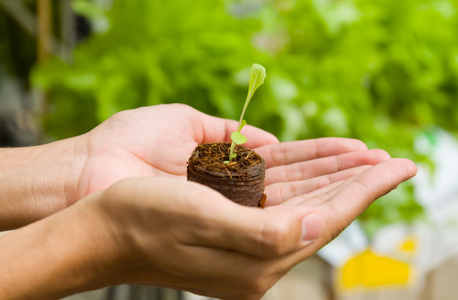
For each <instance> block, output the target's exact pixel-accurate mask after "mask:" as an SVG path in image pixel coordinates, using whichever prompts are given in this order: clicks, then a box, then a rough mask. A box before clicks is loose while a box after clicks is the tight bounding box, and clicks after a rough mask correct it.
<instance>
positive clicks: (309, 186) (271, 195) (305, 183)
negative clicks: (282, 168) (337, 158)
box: [265, 165, 371, 207]
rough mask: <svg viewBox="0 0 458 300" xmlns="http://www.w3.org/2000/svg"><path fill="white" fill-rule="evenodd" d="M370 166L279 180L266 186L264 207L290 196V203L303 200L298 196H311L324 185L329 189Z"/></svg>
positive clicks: (320, 190)
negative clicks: (294, 179) (292, 179)
mask: <svg viewBox="0 0 458 300" xmlns="http://www.w3.org/2000/svg"><path fill="white" fill-rule="evenodd" d="M370 167H371V166H367V165H365V166H359V167H355V168H351V169H347V170H343V171H340V172H336V173H332V174H327V175H322V176H318V177H314V178H310V179H307V180H300V181H290V182H279V183H274V184H271V185H268V186H266V189H265V193H266V195H267V202H266V207H267V206H271V205H278V204H281V203H284V202H289V200H291V199H292V198H295V199H296V200H295V201H293V202H292V203H290V204H292V205H294V204H295V203H298V202H301V201H303V199H301V198H299V197H298V196H301V195H304V196H307V197H312V196H313V195H312V194H311V193H312V192H314V191H317V190H318V191H319V192H318V193H323V192H324V190H322V188H324V187H330V189H332V188H334V187H335V186H334V185H333V183H336V182H341V181H343V180H345V179H347V178H349V177H352V176H355V175H357V174H360V173H361V172H363V171H365V170H367V169H368V168H370Z"/></svg>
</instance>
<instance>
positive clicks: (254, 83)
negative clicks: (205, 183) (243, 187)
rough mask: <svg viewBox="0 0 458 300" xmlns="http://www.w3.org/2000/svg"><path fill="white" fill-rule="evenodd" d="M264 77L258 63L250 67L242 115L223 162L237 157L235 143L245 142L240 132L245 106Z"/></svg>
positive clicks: (264, 71)
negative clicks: (226, 158) (227, 157)
mask: <svg viewBox="0 0 458 300" xmlns="http://www.w3.org/2000/svg"><path fill="white" fill-rule="evenodd" d="M265 78H266V68H264V67H263V66H261V65H260V64H253V66H251V69H250V80H249V82H248V95H247V97H246V100H245V105H244V106H243V110H242V115H241V116H240V120H239V126H238V129H237V131H234V132H233V133H231V140H232V144H231V151H230V153H229V160H228V161H225V162H224V163H225V164H228V163H229V162H231V161H232V159H233V158H235V157H237V154H235V153H234V149H235V145H242V144H245V143H246V142H247V138H246V136H244V135H243V134H241V133H240V130H242V128H243V126H245V125H246V124H247V122H246V121H245V120H244V119H243V116H244V115H245V111H246V108H247V107H248V103H250V100H251V98H252V97H253V95H254V92H255V91H256V90H257V89H258V87H259V86H260V85H261V84H263V83H264V79H265Z"/></svg>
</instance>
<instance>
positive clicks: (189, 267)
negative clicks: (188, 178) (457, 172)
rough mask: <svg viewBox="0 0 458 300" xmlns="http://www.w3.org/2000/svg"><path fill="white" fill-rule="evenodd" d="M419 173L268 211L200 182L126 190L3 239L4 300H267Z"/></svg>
mask: <svg viewBox="0 0 458 300" xmlns="http://www.w3.org/2000/svg"><path fill="white" fill-rule="evenodd" d="M415 172H416V167H415V165H414V164H413V163H412V162H411V161H409V160H405V159H390V160H386V161H384V162H381V163H379V164H377V165H376V166H373V167H366V170H364V171H362V172H360V174H359V175H355V176H352V177H350V178H348V179H347V180H345V181H342V182H335V183H332V184H330V185H327V186H325V187H323V188H321V189H318V190H315V191H314V192H312V193H310V194H305V195H301V196H296V197H293V198H290V199H289V200H287V201H285V202H284V203H283V204H282V205H274V206H270V207H267V208H265V209H258V208H251V207H244V206H241V205H238V204H236V203H233V202H232V201H230V200H228V199H226V198H224V197H223V196H222V195H221V194H219V193H217V192H216V191H214V190H212V189H209V188H207V187H205V186H202V185H199V184H196V183H193V182H185V181H182V180H176V179H169V178H151V177H150V178H137V179H135V178H134V179H127V180H122V181H120V182H117V183H115V184H114V185H112V186H111V187H110V188H108V189H107V190H104V191H102V192H98V193H94V194H92V195H90V196H88V197H86V198H85V199H83V200H82V201H79V202H78V203H77V204H75V205H73V206H71V207H69V208H67V209H64V210H62V211H61V212H59V213H56V214H54V215H53V216H50V217H48V218H45V219H43V220H41V221H38V222H35V223H33V224H31V225H29V226H26V227H23V228H21V229H19V230H17V231H14V232H12V233H10V234H8V235H6V236H4V237H2V238H0V249H2V255H0V265H2V268H1V269H0V278H2V281H1V282H0V298H2V299H3V298H5V299H25V298H27V299H28V298H37V299H38V298H40V299H43V298H46V299H57V298H62V297H65V296H67V295H69V294H72V293H77V292H81V291H86V290H90V289H97V288H101V287H105V286H111V285H116V284H122V283H138V284H145V285H154V286H162V287H170V288H175V289H182V290H187V291H191V292H194V293H197V294H202V295H207V296H213V297H217V298H221V299H241V300H243V299H259V298H261V297H262V295H263V294H264V293H265V292H266V291H267V290H268V289H269V288H270V287H271V286H272V285H273V284H274V283H275V282H276V281H277V280H278V279H279V278H281V277H282V276H283V275H284V274H285V273H286V272H288V270H290V269H291V268H292V267H293V266H294V265H296V264H297V263H299V262H301V261H303V260H304V259H307V258H308V257H309V256H311V255H312V254H313V253H315V252H316V251H317V250H318V249H319V248H321V247H322V246H323V245H325V244H326V243H328V242H329V241H330V240H331V239H332V238H334V237H335V236H336V235H337V234H339V233H340V232H341V231H342V230H343V229H344V228H345V227H346V226H348V225H349V224H350V223H351V222H352V221H353V220H354V218H356V216H358V215H359V214H360V213H361V212H362V211H363V210H364V209H365V208H366V207H367V206H368V205H369V204H370V203H372V201H374V200H375V199H376V198H378V197H380V196H381V195H383V194H385V193H387V192H389V191H390V190H392V189H394V188H395V187H396V186H397V185H398V184H399V183H401V182H403V181H404V180H407V179H409V178H410V177H412V176H413V175H414V174H415ZM12 258H14V259H12ZM18 266H21V267H20V268H18ZM36 270H41V275H40V276H36ZM24 283H26V284H24Z"/></svg>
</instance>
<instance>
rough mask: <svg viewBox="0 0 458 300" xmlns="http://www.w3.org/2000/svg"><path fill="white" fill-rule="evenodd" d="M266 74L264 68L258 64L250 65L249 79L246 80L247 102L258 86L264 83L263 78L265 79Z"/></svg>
mask: <svg viewBox="0 0 458 300" xmlns="http://www.w3.org/2000/svg"><path fill="white" fill-rule="evenodd" d="M266 76H267V74H266V68H264V67H263V66H261V65H260V64H253V66H251V69H250V80H249V82H248V96H247V101H248V102H250V100H251V97H253V94H254V92H255V91H256V90H257V89H258V87H259V86H260V85H261V84H263V83H264V79H266Z"/></svg>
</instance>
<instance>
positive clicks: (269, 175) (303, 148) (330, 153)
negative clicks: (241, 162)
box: [78, 105, 387, 205]
mask: <svg viewBox="0 0 458 300" xmlns="http://www.w3.org/2000/svg"><path fill="white" fill-rule="evenodd" d="M236 127H237V122H235V121H230V120H223V119H219V118H214V117H211V116H208V115H205V114H202V113H200V112H198V111H196V110H194V109H192V108H190V107H187V106H183V105H160V106H153V107H146V108H140V109H136V110H133V111H126V112H122V113H120V114H118V115H115V116H114V117H112V118H110V119H109V120H107V121H106V122H105V123H103V124H102V125H100V126H99V127H97V128H95V129H94V130H93V131H91V132H89V133H88V134H87V141H88V142H87V143H88V147H87V148H88V158H87V162H86V165H85V168H84V170H83V172H82V174H81V179H80V183H79V186H78V196H79V198H81V197H84V196H85V195H87V194H90V193H92V192H95V191H99V190H102V189H104V188H106V187H108V186H110V185H111V184H113V183H114V182H116V181H118V180H120V179H123V178H128V177H143V176H166V177H175V178H182V179H184V178H185V175H186V163H187V160H188V158H189V155H190V154H191V152H192V151H193V149H194V148H195V147H196V146H197V145H198V144H202V143H207V142H218V141H228V140H229V136H230V133H231V132H232V131H235V130H236ZM244 134H245V135H247V137H248V143H247V146H248V147H250V148H252V149H254V150H256V151H257V152H258V153H259V154H260V155H261V156H262V157H264V159H265V160H266V167H267V170H266V194H267V196H268V202H267V205H273V204H278V203H281V202H284V201H286V200H288V199H290V198H293V197H295V196H298V195H302V194H306V193H309V192H311V191H313V190H316V189H319V188H321V187H323V186H326V185H328V184H332V183H333V182H336V181H339V180H343V179H345V178H347V177H350V176H353V175H355V174H357V173H359V172H361V170H362V168H363V167H359V168H358V166H362V165H373V164H377V163H378V162H380V161H381V160H383V159H385V158H387V155H386V154H385V153H384V152H381V151H364V150H365V149H366V148H365V146H364V145H363V144H362V143H360V142H358V141H355V140H349V139H332V138H331V139H319V140H309V141H300V142H290V143H282V144H278V142H277V140H276V138H275V137H273V136H272V135H271V134H268V133H267V132H265V131H262V130H260V129H256V128H254V127H250V126H247V127H245V128H244ZM355 151H364V152H359V153H355Z"/></svg>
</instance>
